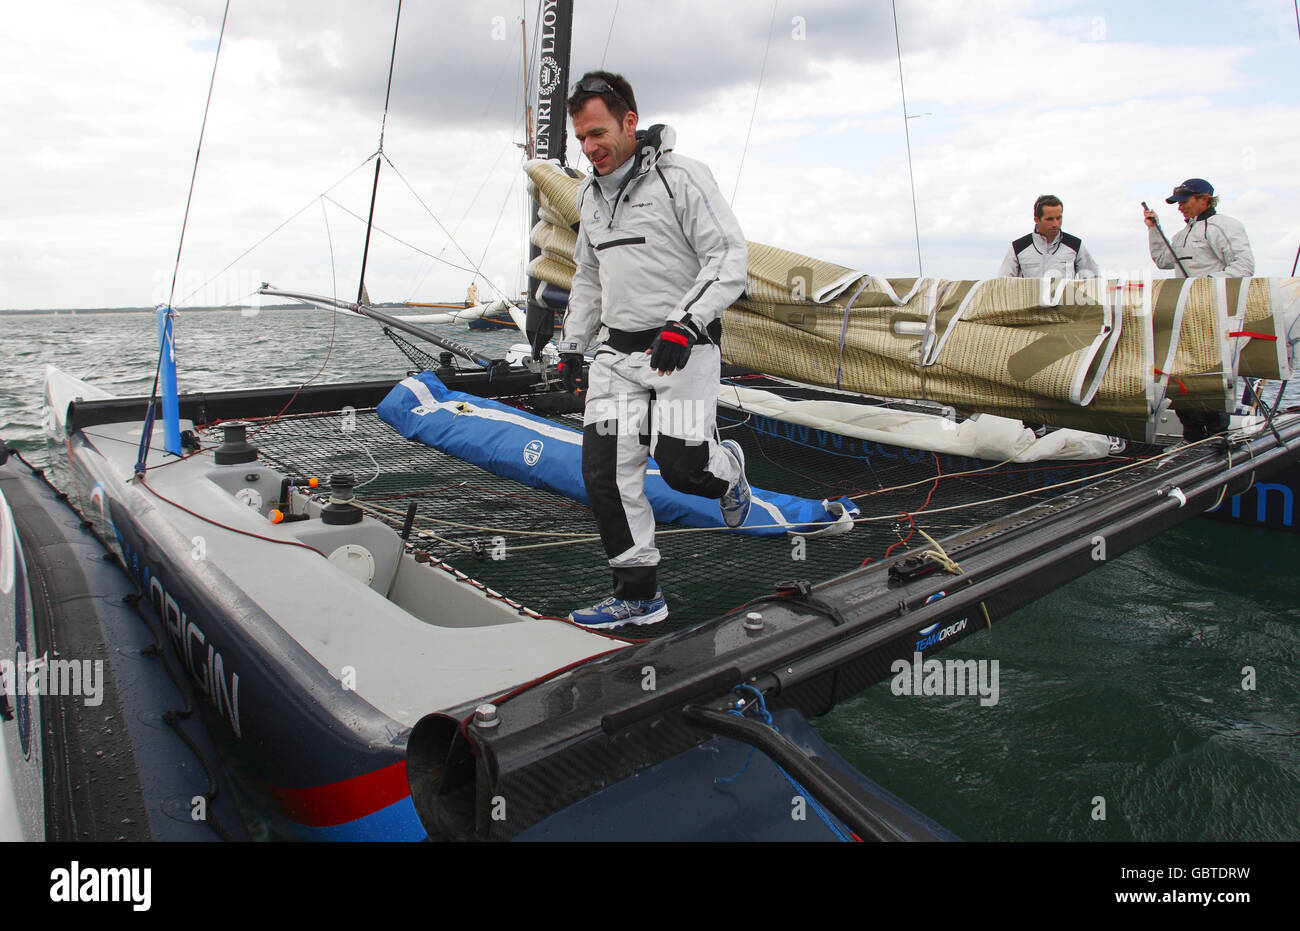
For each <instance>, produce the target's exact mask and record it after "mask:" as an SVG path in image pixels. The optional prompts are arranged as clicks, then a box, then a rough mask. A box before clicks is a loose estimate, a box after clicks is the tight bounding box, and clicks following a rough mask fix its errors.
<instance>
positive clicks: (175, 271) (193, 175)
mask: <svg viewBox="0 0 1300 931" xmlns="http://www.w3.org/2000/svg"><path fill="white" fill-rule="evenodd" d="M229 15H230V0H226V9H225V12H223V13H222V14H221V32H220V34H219V35H218V36H217V53H216V54H215V55H214V56H213V57H212V77H211V78H210V79H209V80H208V100H207V102H206V103H205V104H204V105H203V123H202V124H201V125H200V126H199V144H198V146H196V147H195V149H194V170H193V172H191V174H190V192H189V194H187V195H186V196H185V216H184V217H183V218H182V219H181V238H180V242H178V243H177V244H176V265H175V267H173V268H172V287H171V290H170V291H169V292H167V307H168V308H169V309H170V308H171V306H172V298H174V297H175V296H176V276H177V274H178V273H179V271H180V267H181V250H182V249H183V248H184V247H185V227H186V226H187V225H188V224H189V222H190V203H191V202H192V201H193V200H194V182H195V180H196V179H197V178H198V176H199V155H200V154H201V153H202V152H203V134H204V132H206V131H207V128H208V110H209V109H210V108H211V106H212V89H213V87H215V86H216V83H217V63H218V62H219V61H220V60H221V42H222V40H223V39H224V38H225V37H226V18H227V17H228V16H229ZM157 388H158V384H157V379H155V381H154V390H155V391H156V390H157Z"/></svg>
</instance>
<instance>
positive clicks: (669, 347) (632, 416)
mask: <svg viewBox="0 0 1300 931" xmlns="http://www.w3.org/2000/svg"><path fill="white" fill-rule="evenodd" d="M568 111H569V115H570V116H571V117H572V118H573V132H574V135H575V136H577V138H578V140H579V141H580V142H581V143H582V151H583V154H584V155H586V157H587V158H588V159H589V160H590V161H591V164H592V168H593V169H594V170H595V173H594V174H593V175H592V176H591V177H589V178H587V179H586V181H584V182H583V184H582V186H581V187H580V188H579V189H578V213H579V225H578V231H577V232H578V245H577V248H576V249H575V252H574V259H575V262H576V265H577V271H576V272H575V273H574V276H573V288H572V290H571V292H570V295H569V309H568V312H567V313H566V315H565V318H564V332H563V334H562V335H561V337H560V340H559V343H558V349H559V352H560V375H561V377H562V378H563V379H564V382H565V385H566V387H568V388H570V390H572V389H574V388H575V387H577V386H578V385H579V384H580V381H581V372H582V365H583V353H584V352H585V351H586V349H587V348H588V347H589V346H590V345H592V343H593V341H594V340H595V339H596V337H597V333H598V331H600V330H601V328H602V327H603V328H605V330H606V331H607V335H606V336H605V339H604V342H603V343H601V344H600V345H599V346H598V348H597V349H596V353H595V356H594V358H593V359H592V362H591V368H590V371H589V373H588V375H587V378H586V387H587V399H586V409H585V412H584V414H583V435H582V477H583V481H584V483H585V485H586V488H587V497H588V499H589V500H590V503H591V509H592V511H593V513H594V514H595V516H596V525H597V528H598V529H599V531H600V538H601V542H602V543H603V544H604V547H605V553H606V555H607V556H608V557H609V564H610V567H611V568H612V569H613V574H614V595H613V597H611V598H608V599H606V600H605V601H602V602H601V603H599V604H597V605H594V606H592V607H590V608H584V609H582V610H578V611H574V612H573V613H572V614H571V615H570V618H571V619H572V620H573V621H575V622H576V623H578V624H582V625H583V626H585V627H598V628H599V627H604V628H610V627H619V626H622V625H624V624H653V623H655V622H656V621H661V620H663V619H664V618H666V617H667V616H668V605H667V603H666V601H665V599H664V596H663V592H662V590H661V589H660V587H659V585H658V582H657V567H658V565H659V550H658V549H657V548H656V547H655V539H654V531H655V520H654V512H653V511H652V509H651V507H650V503H649V501H647V500H646V495H645V489H644V482H645V473H646V463H647V457H648V456H649V455H650V454H651V453H653V455H654V457H655V459H656V461H657V462H658V464H659V470H660V475H661V476H662V477H663V479H664V481H665V482H667V483H668V485H669V486H671V487H672V488H674V489H676V490H678V491H682V492H686V493H688V494H693V495H700V496H702V497H706V498H716V499H719V505H720V511H721V517H722V519H723V521H724V522H725V523H726V524H727V526H730V527H738V526H740V525H741V524H743V523H744V522H745V518H746V517H747V516H748V513H749V507H750V491H749V484H748V483H747V482H746V480H745V459H744V455H743V454H742V452H741V449H740V445H739V444H738V443H736V442H735V441H734V440H727V441H723V442H719V441H718V437H717V426H716V423H717V403H718V379H719V376H720V374H721V360H722V356H721V349H720V344H721V337H722V326H721V318H722V312H723V311H724V310H725V309H726V308H727V307H728V306H729V305H730V304H731V303H732V302H733V301H734V300H736V298H737V297H739V296H740V294H741V292H742V291H743V290H744V288H745V278H746V270H747V264H748V260H747V248H746V244H745V237H744V234H743V233H741V230H740V224H739V223H738V222H737V221H736V217H735V215H734V214H733V213H732V212H731V208H730V207H729V206H728V205H727V202H726V200H725V199H724V198H723V196H722V193H721V192H720V191H719V190H718V185H717V182H716V181H714V179H713V175H712V174H711V173H710V172H709V169H708V168H707V167H706V166H705V165H703V164H701V163H700V162H697V161H695V160H693V159H689V158H685V157H683V156H681V155H678V154H677V153H676V152H674V151H672V149H673V144H674V141H675V134H674V133H673V131H672V129H670V128H669V127H667V126H663V125H655V126H651V127H650V128H649V129H648V130H644V131H640V132H638V131H637V113H636V99H635V97H634V96H633V93H632V88H631V87H630V86H629V85H628V82H627V81H626V80H625V79H624V78H622V77H621V76H620V75H617V74H611V73H609V72H606V71H595V72H588V73H587V74H585V75H583V77H582V80H580V81H579V82H578V84H577V85H576V86H575V88H574V91H573V94H572V95H571V96H570V97H569V100H568Z"/></svg>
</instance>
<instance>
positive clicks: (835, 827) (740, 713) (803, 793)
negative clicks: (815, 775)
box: [713, 685, 854, 843]
mask: <svg viewBox="0 0 1300 931" xmlns="http://www.w3.org/2000/svg"><path fill="white" fill-rule="evenodd" d="M732 691H733V692H735V693H736V694H738V695H742V696H743V695H744V694H745V693H746V692H749V693H752V694H753V696H754V699H753V701H751V702H750V703H749V704H748V705H745V702H744V698H743V697H742V698H741V699H740V700H738V701H737V702H736V704H735V706H734V707H730V708H728V709H727V714H734V715H735V716H736V717H738V718H743V717H744V716H745V712H746V711H750V710H752V709H757V711H756V713H755V717H757V718H758V719H759V720H760V721H762V722H763V723H764V724H766V725H767V726H768V727H770V728H772V730H774V731H776V732H777V733H778V734H779V733H781V728H779V727H777V725H776V722H775V721H773V720H772V713H771V712H770V711H768V710H767V702H766V701H765V700H764V699H763V693H762V692H760V691H759V690H758V689H756V688H754V687H753V686H752V685H737V686H735V687H734V688H733V689H732ZM757 752H758V750H757V748H756V747H750V748H749V755H748V756H747V757H746V758H745V765H744V766H742V767H741V768H740V769H739V770H738V771H737V772H736V773H735V774H734V775H731V776H715V777H714V778H713V782H714V784H715V785H725V784H727V783H729V782H735V781H736V780H737V779H739V778H740V777H741V776H743V775H744V774H745V771H746V770H747V769H749V764H750V763H752V762H753V761H754V754H755V753H757ZM772 765H773V766H775V767H776V771H777V772H779V773H780V774H781V775H782V776H784V777H785V781H786V782H788V783H790V786H791V788H793V789H794V791H795V793H796V794H798V795H799V797H800V798H802V799H804V801H806V802H807V803H808V807H809V808H811V809H812V810H813V811H814V812H815V813H816V814H817V817H819V818H821V819H822V822H823V823H824V824H825V825H826V827H827V829H829V830H830V832H831V833H832V834H834V835H835V837H836V838H837V839H839V840H840V841H843V842H845V843H848V842H850V841H852V840H853V839H854V838H853V837H852V836H850V835H849V834H848V833H847V832H846V831H845V830H844V829H843V828H842V827H840V825H839V824H838V823H837V822H836V821H835V820H834V819H833V818H832V817H831V816H830V814H829V813H828V812H827V811H826V810H825V809H824V808H822V806H821V803H819V802H818V801H817V799H815V798H813V796H812V793H810V792H809V791H808V790H807V789H805V788H804V787H803V786H802V785H801V784H800V783H799V780H797V779H795V778H794V777H793V776H791V775H790V774H789V773H787V772H786V771H785V768H784V767H782V766H781V764H780V763H777V762H776V761H775V760H773V761H772Z"/></svg>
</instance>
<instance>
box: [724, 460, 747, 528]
mask: <svg viewBox="0 0 1300 931" xmlns="http://www.w3.org/2000/svg"><path fill="white" fill-rule="evenodd" d="M719 445H720V446H721V447H722V448H723V449H725V450H726V451H727V452H729V453H731V455H732V456H734V457H735V459H736V462H737V463H739V464H740V478H738V479H736V481H735V482H734V483H733V484H732V485H731V486H730V487H729V488H728V489H727V490H726V492H725V493H724V494H723V495H722V500H721V501H719V502H718V505H719V507H721V508H722V520H723V521H724V522H725V523H726V525H727V526H728V527H739V526H740V525H741V524H743V523H744V522H745V518H746V517H748V516H749V505H750V503H751V498H752V496H751V495H750V493H749V480H748V479H747V478H745V452H744V450H742V449H741V448H740V444H739V443H737V442H736V441H735V440H723V441H722V442H721V443H720V444H719Z"/></svg>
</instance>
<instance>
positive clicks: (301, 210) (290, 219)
mask: <svg viewBox="0 0 1300 931" xmlns="http://www.w3.org/2000/svg"><path fill="white" fill-rule="evenodd" d="M378 154H379V153H378V152H376V153H374V154H373V155H367V156H366V158H365V160H364V161H362V162H361V163H360V164H358V165H357V166H356V167H355V168H353V169H352V170H351V171H349V172H348V173H347V174H345V175H344V176H343V177H342V178H339V179H338V180H337V181H335V182H334V183H333V184H331V185H330V186H329V187H327V188H326V189H325V190H323V191H321V192H320V193H319V194H316V195H314V196H313V197H312V199H311V200H309V201H307V203H305V204H303V205H302V206H301V207H300V208H298V210H296V211H294V213H293V215H292V216H290V217H288V218H287V219H285V221H284V222H283V223H281V224H280V225H279V226H277V227H276V228H275V229H273V230H271V232H269V233H267V234H266V235H265V236H263V237H262V238H261V239H259V240H258V241H257V242H255V243H253V244H252V245H251V246H249V247H248V248H247V249H245V250H244V251H243V252H241V253H239V255H237V256H235V257H234V259H232V260H231V261H230V263H229V264H227V265H226V267H225V268H223V269H221V271H219V272H217V273H216V274H215V275H213V276H212V277H211V278H209V279H208V280H207V281H205V282H203V284H201V285H199V286H198V287H197V288H195V289H194V290H193V291H191V292H190V293H189V294H187V295H185V296H184V297H183V298H181V303H182V304H184V303H185V302H186V301H188V300H189V299H190V298H192V297H193V296H194V295H196V294H198V293H199V292H200V291H202V290H203V289H204V288H206V287H207V286H208V285H210V284H212V282H214V281H216V280H217V279H218V278H220V277H221V276H222V275H224V274H225V273H226V272H228V271H230V269H232V268H234V266H235V263H237V262H238V261H239V260H240V259H242V258H244V257H246V256H247V255H248V254H249V253H251V252H252V251H253V250H254V249H256V248H257V247H258V246H260V245H262V244H263V243H264V242H266V241H267V240H268V239H270V238H271V237H272V236H274V235H275V234H276V233H278V232H280V230H282V229H284V228H285V227H286V226H288V225H289V224H290V223H292V222H293V221H294V220H296V219H298V217H300V216H302V215H303V214H304V213H306V212H307V211H308V210H310V209H311V208H312V207H313V206H314V205H315V204H316V202H317V201H319V200H320V199H321V198H322V197H326V198H327V199H329V198H328V197H327V195H328V194H329V192H330V191H332V190H334V189H335V188H336V187H338V186H339V185H340V184H342V183H343V182H344V181H346V180H348V178H351V177H352V176H353V175H354V174H356V173H357V172H358V171H360V170H361V169H362V168H365V167H366V166H367V165H369V164H370V160H371V159H372V158H374V157H375V156H376V155H378Z"/></svg>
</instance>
